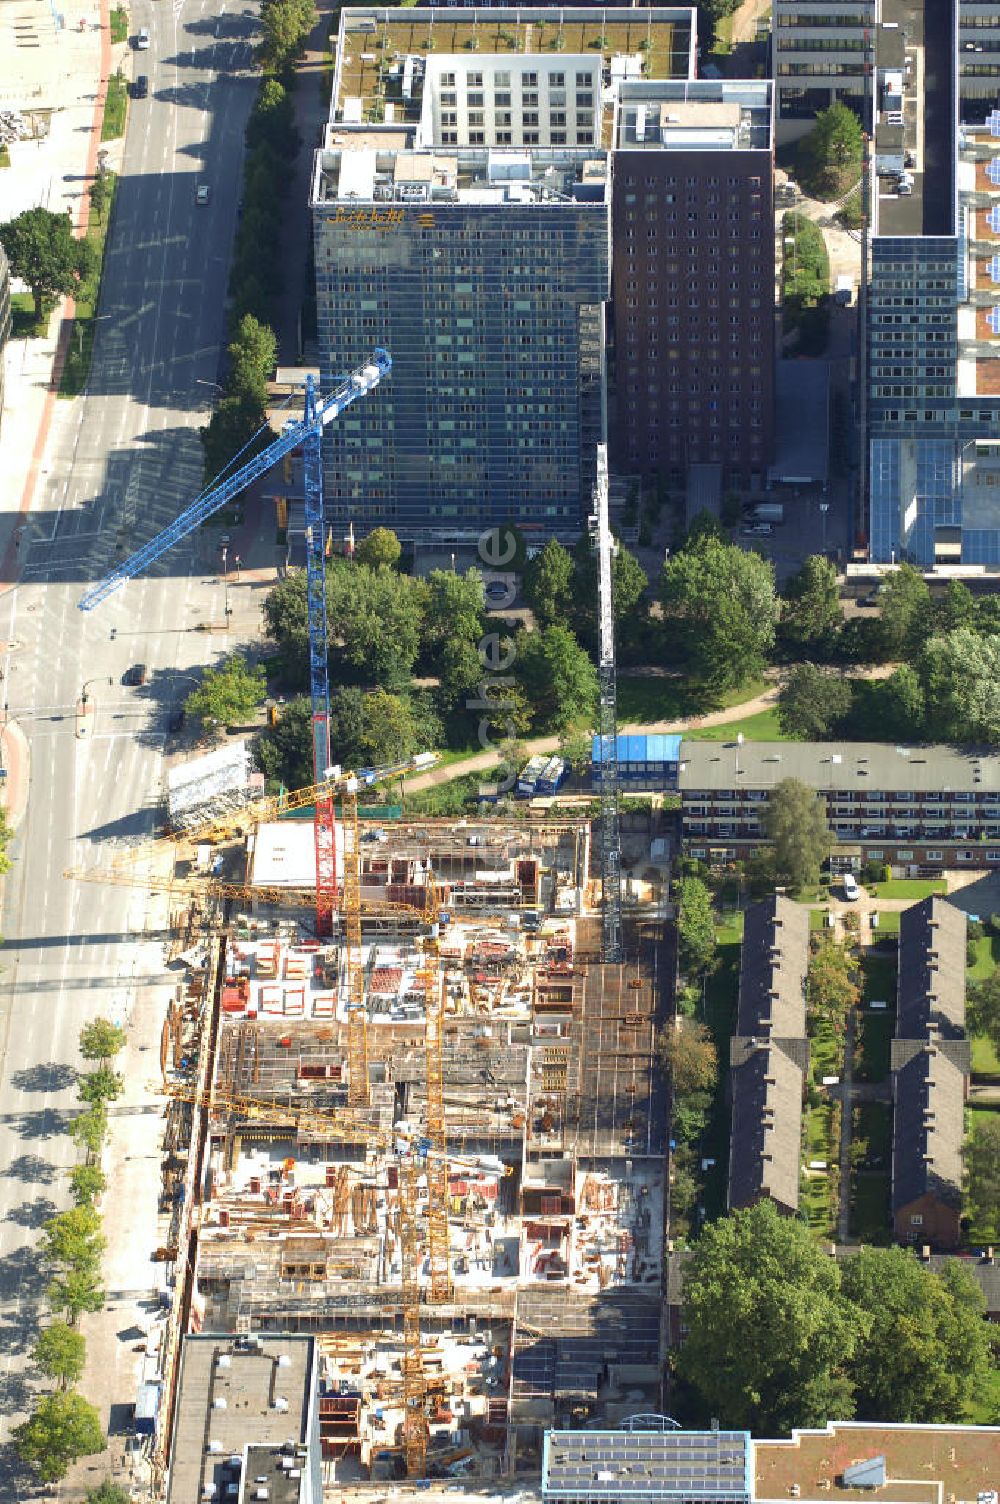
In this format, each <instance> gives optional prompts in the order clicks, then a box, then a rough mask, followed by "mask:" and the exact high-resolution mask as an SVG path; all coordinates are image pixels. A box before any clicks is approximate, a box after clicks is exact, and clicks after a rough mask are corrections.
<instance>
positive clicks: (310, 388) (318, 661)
mask: <svg viewBox="0 0 1000 1504" xmlns="http://www.w3.org/2000/svg"><path fill="white" fill-rule="evenodd" d="M391 369H392V358H391V356H390V355H389V352H388V351H387V350H382V349H376V350H375V351H374V353H373V355H372V358H371V360H370V361H369V363H368V364H367V365H365V366H361V367H359V368H358V370H356V371H352V372H351V374H350V375H349V376H348V377H346V378H345V380H344V381H342V382H341V383H340V385H339V386H337V387H336V388H335V390H334V391H333V392H331V393H330V394H329V396H327V397H324V398H322V399H319V398H317V396H316V389H315V385H314V382H313V378H312V377H311V376H310V377H308V379H307V381H306V395H305V412H304V415H303V417H302V418H301V419H297V420H294V421H293V422H291V423H288V424H287V425H286V426H285V429H284V432H283V433H282V434H281V435H280V436H279V437H278V438H277V439H275V440H274V442H273V443H272V444H269V445H268V446H267V448H266V449H264V450H262V452H261V453H260V454H257V455H254V456H253V458H252V459H250V460H248V461H247V463H246V464H244V465H241V466H240V468H239V469H238V470H236V471H234V473H233V474H232V475H230V476H229V477H227V479H225V480H223V481H221V482H220V483H219V484H218V485H214V486H210V487H208V489H207V490H205V491H203V492H202V493H201V495H200V496H198V497H196V498H195V500H194V501H193V502H191V504H190V505H189V506H188V507H186V508H185V509H184V511H183V512H181V514H180V515H179V516H178V517H176V518H175V519H174V521H173V522H172V523H170V524H169V526H168V527H165V528H164V529H163V530H162V531H161V532H159V533H157V535H156V537H155V538H151V539H150V541H149V542H148V543H146V544H144V545H143V547H142V548H140V549H138V550H137V551H136V552H135V553H134V554H132V555H131V556H130V557H129V558H128V559H126V560H125V561H124V562H123V563H122V564H119V565H118V567H117V568H116V569H114V570H113V571H112V572H111V573H110V574H109V575H107V576H106V578H105V579H103V580H101V581H100V582H99V583H98V584H97V585H94V586H93V587H92V588H91V589H90V590H88V591H87V592H86V593H85V594H84V595H83V596H82V597H81V599H80V601H79V606H80V610H81V611H92V610H93V609H94V607H95V606H99V605H100V604H101V602H102V601H105V600H107V598H108V596H109V595H112V594H113V593H114V591H116V590H118V589H119V588H120V587H121V586H122V585H124V584H125V582H126V581H127V580H130V579H134V578H135V577H136V576H137V575H140V574H143V573H144V572H145V570H146V569H148V568H149V566H150V565H151V564H153V563H155V561H156V560H157V559H159V558H160V557H161V556H162V555H163V554H165V553H167V552H168V551H169V550H170V549H172V548H173V547H174V546H175V545H176V544H177V543H179V542H180V541H181V540H182V539H183V538H186V537H188V536H189V535H190V534H191V533H193V532H194V531H195V529H196V528H198V527H199V526H200V525H201V523H203V522H205V521H206V520H207V519H208V518H209V517H211V516H213V515H214V513H216V512H218V511H219V510H220V509H221V508H222V507H224V506H225V505H226V504H227V503H228V502H230V501H231V500H232V499H233V497H234V496H238V495H239V494H240V492H241V491H244V490H245V489H246V487H247V486H249V485H252V484H253V482H254V481H255V480H259V479H260V477H261V476H262V475H266V474H267V472H268V470H270V469H271V467H272V466H273V465H275V464H277V462H278V460H280V459H283V458H284V456H285V455H287V454H291V452H292V450H293V449H297V448H299V447H300V446H301V448H302V450H303V454H304V460H305V464H304V492H305V516H306V594H307V605H308V620H309V689H310V694H311V697H312V744H313V748H312V750H313V785H314V788H315V790H316V796H315V803H314V816H313V830H314V839H315V847H316V928H317V931H318V932H319V934H321V935H324V934H329V933H330V930H331V929H332V925H333V910H334V905H335V904H336V899H337V863H336V824H335V818H334V803H333V790H332V789H331V788H330V787H329V784H328V776H327V775H328V773H329V770H330V686H329V671H328V668H327V641H328V639H327V620H326V564H325V561H326V534H325V523H324V517H323V465H322V437H323V429H324V427H325V426H326V424H327V423H330V422H332V421H333V419H334V418H336V417H338V416H339V415H340V413H342V412H343V411H344V409H345V408H347V407H349V406H350V405H351V403H352V402H356V401H357V400H358V398H359V397H363V396H365V395H366V394H367V393H368V392H370V391H372V390H373V389H374V388H375V387H376V386H378V384H379V382H380V381H381V380H382V378H383V377H384V376H387V375H388V374H389V372H390V371H391ZM365 1090H366V1091H367V1087H366V1088H365Z"/></svg>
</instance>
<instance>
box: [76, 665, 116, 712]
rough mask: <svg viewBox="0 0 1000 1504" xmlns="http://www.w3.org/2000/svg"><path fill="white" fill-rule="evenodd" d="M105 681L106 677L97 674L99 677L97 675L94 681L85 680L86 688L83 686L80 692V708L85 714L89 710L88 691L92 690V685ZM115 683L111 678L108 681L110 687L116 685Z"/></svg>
mask: <svg viewBox="0 0 1000 1504" xmlns="http://www.w3.org/2000/svg"><path fill="white" fill-rule="evenodd" d="M103 680H104V675H103V674H97V675H95V677H94V678H93V679H87V680H85V682H84V686H83V688H82V689H81V691H80V707H81V709H82V710H83V711H84V713H86V710H87V691H88V689H89V688H90V686H91V685H92V684H99V683H102V682H103ZM114 682H115V681H114V679H110V678H109V679H108V684H109V685H111V684H114Z"/></svg>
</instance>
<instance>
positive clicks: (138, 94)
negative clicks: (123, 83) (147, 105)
mask: <svg viewBox="0 0 1000 1504" xmlns="http://www.w3.org/2000/svg"><path fill="white" fill-rule="evenodd" d="M148 93H149V79H148V78H147V76H146V74H145V73H140V74H139V75H138V77H137V78H136V81H135V83H134V84H133V85H132V98H133V99H145V97H146V95H147V94H148Z"/></svg>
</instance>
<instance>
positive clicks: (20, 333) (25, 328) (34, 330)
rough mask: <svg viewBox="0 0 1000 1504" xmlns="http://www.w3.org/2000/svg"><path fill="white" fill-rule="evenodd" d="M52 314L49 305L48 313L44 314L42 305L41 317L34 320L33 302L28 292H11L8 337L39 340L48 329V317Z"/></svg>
mask: <svg viewBox="0 0 1000 1504" xmlns="http://www.w3.org/2000/svg"><path fill="white" fill-rule="evenodd" d="M51 312H52V308H51V304H50V305H49V309H48V312H45V309H44V304H43V310H42V316H41V318H40V319H37V320H36V318H35V300H34V298H33V297H32V296H31V293H30V292H12V293H11V295H10V337H11V339H37V338H40V337H41V336H42V335H43V334H44V333H45V331H46V329H47V328H48V327H49V315H50V314H51Z"/></svg>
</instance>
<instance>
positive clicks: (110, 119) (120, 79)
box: [101, 68, 128, 141]
mask: <svg viewBox="0 0 1000 1504" xmlns="http://www.w3.org/2000/svg"><path fill="white" fill-rule="evenodd" d="M127 108H128V84H127V83H126V82H125V75H124V74H123V73H122V71H121V69H120V68H119V69H118V72H117V73H112V75H111V77H110V78H109V79H108V96H107V99H106V100H105V102H104V121H103V124H102V125H101V140H102V141H117V140H118V139H119V138H120V137H121V136H124V134H125V111H126V110H127Z"/></svg>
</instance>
